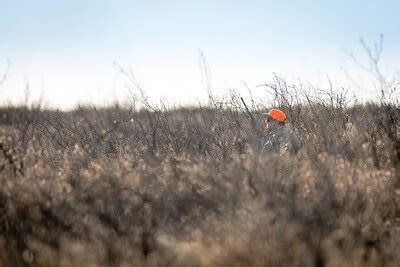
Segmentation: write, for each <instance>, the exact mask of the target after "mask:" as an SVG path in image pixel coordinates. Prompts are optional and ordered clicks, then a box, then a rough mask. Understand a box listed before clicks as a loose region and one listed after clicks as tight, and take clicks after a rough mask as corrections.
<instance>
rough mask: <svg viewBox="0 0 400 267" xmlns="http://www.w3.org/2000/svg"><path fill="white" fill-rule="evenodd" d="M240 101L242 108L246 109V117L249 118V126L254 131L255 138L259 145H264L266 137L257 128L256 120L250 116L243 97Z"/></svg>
mask: <svg viewBox="0 0 400 267" xmlns="http://www.w3.org/2000/svg"><path fill="white" fill-rule="evenodd" d="M240 100H242V103H243V105H244V107H245V108H246V112H247V115H248V116H249V119H250V122H251V126H252V127H253V129H254V130H255V131H256V133H257V137H258V138H259V139H260V142H261V145H264V144H265V142H266V141H267V137H266V136H265V134H264V132H263V131H262V130H261V128H260V127H259V126H258V124H257V122H256V120H255V119H254V117H253V115H252V114H251V112H250V110H249V108H248V107H247V105H246V102H244V99H243V97H241V98H240Z"/></svg>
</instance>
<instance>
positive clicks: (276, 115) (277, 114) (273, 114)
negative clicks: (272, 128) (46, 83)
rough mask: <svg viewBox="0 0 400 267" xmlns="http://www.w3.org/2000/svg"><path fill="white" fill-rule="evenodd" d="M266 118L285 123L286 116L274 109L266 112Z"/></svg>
mask: <svg viewBox="0 0 400 267" xmlns="http://www.w3.org/2000/svg"><path fill="white" fill-rule="evenodd" d="M268 116H270V117H271V118H273V119H274V120H277V121H279V122H285V120H286V114H285V113H284V112H283V111H282V110H280V109H275V108H273V109H271V110H270V111H269V112H268Z"/></svg>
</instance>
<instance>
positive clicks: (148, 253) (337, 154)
mask: <svg viewBox="0 0 400 267" xmlns="http://www.w3.org/2000/svg"><path fill="white" fill-rule="evenodd" d="M338 103H339V104H340V103H342V102H336V103H335V104H333V103H331V105H326V104H324V102H312V101H309V102H305V103H303V104H301V105H300V104H297V105H293V104H290V103H284V102H283V103H280V104H281V106H283V108H284V109H285V111H286V112H287V113H288V114H289V117H290V118H292V121H291V125H290V127H292V129H293V130H294V131H295V132H296V133H297V134H298V135H299V136H300V138H301V139H302V142H303V144H304V146H303V148H302V149H301V150H300V151H299V152H298V153H297V154H294V155H292V154H272V153H266V152H263V151H259V150H258V148H257V146H256V144H257V140H256V139H255V137H254V133H253V131H252V129H251V126H250V124H249V122H248V120H247V119H246V117H245V114H244V113H243V112H242V110H241V109H239V108H238V105H236V104H237V102H235V101H234V100H232V101H231V102H230V104H229V106H218V105H215V106H214V107H213V108H202V107H199V108H191V109H183V108H179V109H173V110H167V109H162V108H157V109H153V110H152V111H147V110H141V111H135V110H134V109H129V108H122V107H120V106H114V107H110V108H102V109H98V108H89V107H87V108H77V109H76V110H74V111H71V112H60V111H50V110H40V109H35V108H30V109H28V108H26V107H21V108H17V107H9V108H3V109H1V110H0V123H1V127H0V140H1V143H0V183H1V187H0V214H1V217H0V264H1V265H20V266H22V265H27V264H33V265H37V266H90V265H112V266H126V265H134V266H138V265H151V266H152V265H174V266H175V265H178V266H206V265H207V266H219V265H226V266H265V265H267V266H276V265H298V266H309V265H315V266H325V265H328V266H329V265H335V266H337V265H339V266H346V265H352V266H354V265H356V266H357V265H370V266H376V265H397V264H398V262H400V253H399V250H398V248H399V246H400V229H399V227H400V222H399V220H400V206H399V205H400V187H399V181H400V180H399V179H400V176H399V164H400V163H399V159H400V158H399V157H400V156H399V155H400V154H399V139H398V136H397V135H396V125H398V121H399V110H398V108H397V107H396V106H394V105H389V104H386V105H378V104H372V105H360V106H351V107H345V106H344V105H338Z"/></svg>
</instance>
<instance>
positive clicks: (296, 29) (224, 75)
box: [0, 0, 400, 107]
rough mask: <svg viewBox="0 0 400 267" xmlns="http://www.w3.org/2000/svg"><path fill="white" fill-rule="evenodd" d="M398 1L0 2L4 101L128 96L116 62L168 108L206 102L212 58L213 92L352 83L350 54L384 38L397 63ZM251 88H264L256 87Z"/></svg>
mask: <svg viewBox="0 0 400 267" xmlns="http://www.w3.org/2000/svg"><path fill="white" fill-rule="evenodd" d="M399 12H400V1H395V0H385V1H359V0H357V1H354V0H353V1H352V0H348V1H343V0H336V1H309V0H300V1H288V0H282V1H267V0H266V1H208V0H204V1H123V0H112V1H111V0H108V1H106V0H79V1H78V0H68V1H54V0H36V1H34V0H31V1H28V0H25V1H22V0H14V1H11V0H9V1H5V0H0V75H1V74H2V71H4V68H5V66H6V60H7V59H10V61H11V62H12V67H11V73H10V74H11V76H10V78H9V79H8V80H7V82H6V83H5V84H3V86H2V88H0V89H1V91H2V92H4V93H3V94H2V97H1V100H0V101H2V102H4V101H6V102H7V101H14V102H16V101H19V100H20V99H21V98H22V95H23V91H24V90H23V87H24V83H25V82H26V81H29V82H30V85H31V91H32V92H31V95H32V96H31V98H32V99H34V98H35V97H36V98H37V97H38V96H39V95H40V92H42V93H43V94H44V98H45V99H46V100H47V103H48V104H49V105H53V106H61V107H70V106H71V105H74V104H76V103H77V102H94V103H99V104H103V103H107V102H111V101H112V100H113V99H115V98H116V99H119V100H124V98H126V97H127V95H128V94H127V89H126V88H125V86H124V82H123V80H122V78H121V77H118V76H116V71H115V69H114V68H113V64H112V62H113V61H116V62H118V63H119V64H121V65H123V66H131V67H132V68H133V70H134V72H135V74H136V76H137V78H138V79H139V80H140V81H141V83H142V85H143V86H144V88H145V89H146V90H147V91H148V94H149V95H150V96H151V97H153V98H154V99H157V98H160V97H163V98H166V99H168V100H170V101H171V102H179V103H190V102H192V103H193V102H196V101H197V100H198V99H199V100H202V99H205V98H206V92H205V90H204V89H203V88H202V86H201V78H200V71H199V67H198V55H199V49H201V50H202V51H203V52H204V54H205V55H206V57H207V60H208V63H209V65H210V68H211V73H212V81H213V85H214V88H215V91H216V92H217V93H220V94H222V93H223V92H225V91H227V89H230V88H232V87H235V88H238V89H240V87H243V86H242V81H243V80H245V81H246V82H248V83H249V84H250V85H251V86H252V88H254V86H255V85H258V84H261V83H263V82H265V81H269V80H270V79H271V76H272V72H276V73H278V74H280V75H282V76H285V77H287V78H288V79H289V80H290V79H292V80H296V79H297V78H301V79H304V80H307V81H311V82H313V83H316V84H318V83H323V80H324V79H325V76H326V74H329V75H330V76H331V77H333V79H334V80H336V81H337V83H338V84H340V85H344V83H346V81H345V79H344V76H343V75H342V73H341V71H340V66H346V68H349V69H351V68H352V67H351V66H352V65H349V62H348V58H347V56H346V54H345V53H344V51H343V50H344V49H352V50H355V51H357V49H358V47H359V46H358V39H359V38H360V37H364V39H365V40H366V41H369V42H373V41H376V40H377V39H378V37H379V34H380V33H383V34H384V35H385V51H384V57H383V63H384V64H385V66H386V67H387V70H388V71H389V70H393V69H394V68H396V66H397V65H398V63H399V61H400V53H399V49H398V48H399V47H400V18H399ZM254 90H261V89H260V88H258V89H254Z"/></svg>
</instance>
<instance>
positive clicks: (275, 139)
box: [261, 109, 301, 153]
mask: <svg viewBox="0 0 400 267" xmlns="http://www.w3.org/2000/svg"><path fill="white" fill-rule="evenodd" d="M262 115H263V119H264V124H265V128H266V133H267V134H266V135H265V136H263V138H262V139H261V142H262V145H263V148H264V149H266V150H269V151H274V152H284V151H287V152H289V153H296V152H297V151H298V150H299V149H300V147H301V142H300V140H299V138H298V137H297V136H296V135H295V134H294V133H293V132H292V131H291V130H290V129H289V128H288V127H287V126H286V125H285V122H286V114H285V113H284V112H283V111H282V110H280V109H271V110H270V111H269V112H268V113H263V114H262Z"/></svg>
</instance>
